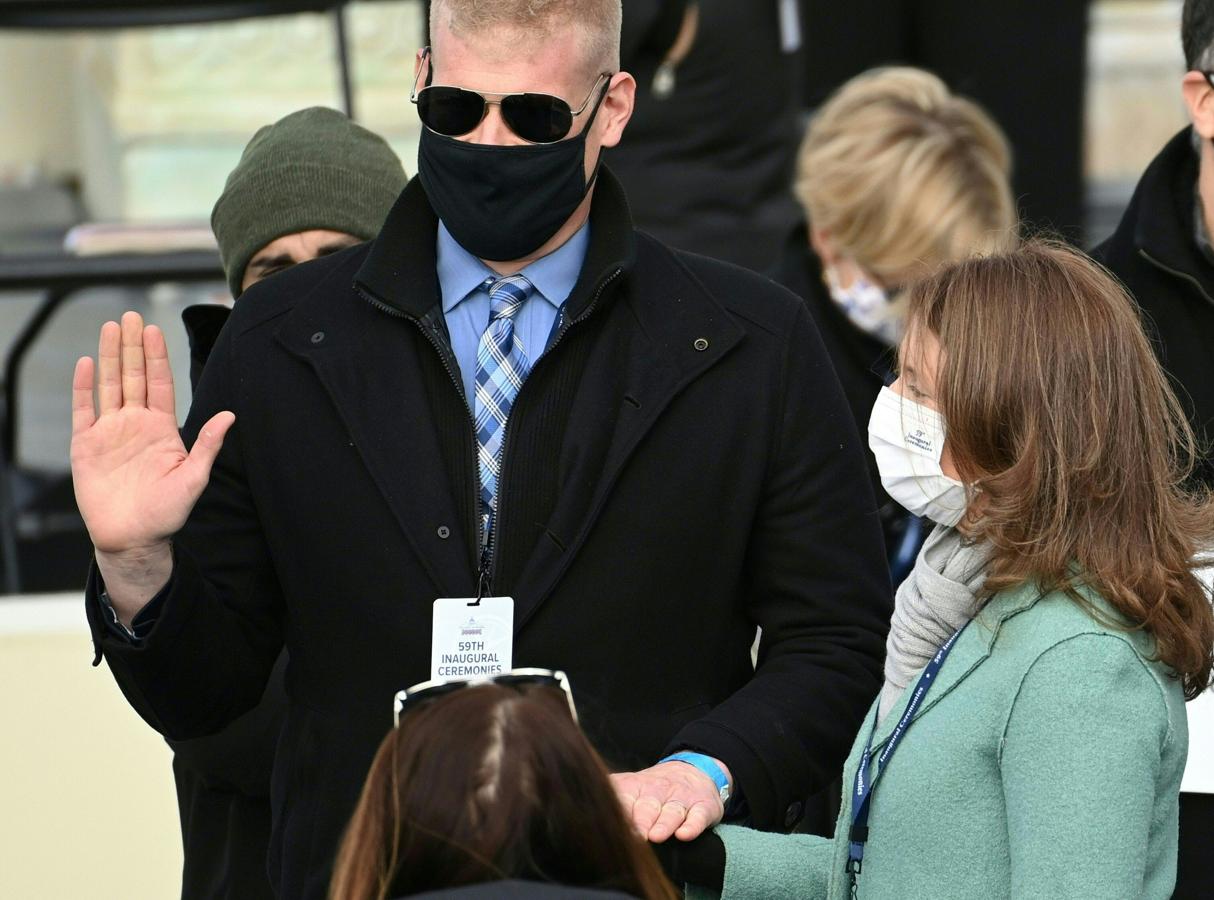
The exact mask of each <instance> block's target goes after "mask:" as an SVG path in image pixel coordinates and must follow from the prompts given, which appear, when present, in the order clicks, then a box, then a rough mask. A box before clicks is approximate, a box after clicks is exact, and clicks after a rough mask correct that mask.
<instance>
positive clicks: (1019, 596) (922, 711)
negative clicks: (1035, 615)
mask: <svg viewBox="0 0 1214 900" xmlns="http://www.w3.org/2000/svg"><path fill="white" fill-rule="evenodd" d="M1041 596H1042V594H1041V591H1040V590H1038V589H1037V588H1036V586H1033V585H1025V586H1023V587H1021V588H1019V589H1017V590H1015V591H1012V592H1011V593H1009V594H1007V595H1004V596H997V597H995V598H993V599H991V601H990V602H988V603H987V605H986V606H985V607H983V608H982V610H981V611H980V612H979V613H978V615H976V616H975V617H974V619H973V621H971V622H970V623H969V625H967V626H966V628H965V631H964V632H962V634H961V637H959V638H957V643H956V644H954V645H953V649H952V651H951V652H950V653H949V655H948V659H947V660H945V663H944V666H943V667H942V668H941V669H940V674H939V675H938V676H937V677H936V683H935V684H933V685H932V688H931V691H929V692H928V695H927V698H926V699H925V700H924V701H923V704H922V706H920V707H919V710H918V712H916V713H915V717H914V719H912V720H911V721H912V722H914V721H917V720H918V719H919V718H921V717H922V716H925V715H927V713H928V711H929V710H931V708H932V707H933V706H935V705H936V704H937V703H939V702H940V701H941V700H943V699H944V698H945V697H947V696H948V695H949V694H950V693H951V692H952V691H953V690H954V689H955V688H956V687H957V685H959V684H961V682H963V681H965V679H967V678H968V677H969V676H970V675H972V674H973V673H974V672H975V671H977V669H978V667H979V666H981V665H982V664H983V663H984V662H985V661H986V660H987V659H988V658H989V657H990V655H991V648H992V647H994V645H995V638H996V637H998V635H999V629H1000V628H1001V627H1002V626H1003V623H1004V622H1006V621H1007V620H1008V619H1010V618H1011V617H1012V616H1014V615H1016V614H1017V613H1019V612H1023V611H1024V610H1026V609H1028V608H1029V607H1030V606H1032V605H1033V604H1034V603H1036V602H1037V601H1038V600H1039V599H1040V598H1041ZM917 680H918V675H916V676H915V678H913V679H912V680H911V683H910V685H909V686H908V687H907V689H906V690H905V691H903V692H902V696H901V697H899V698H898V702H897V703H896V704H895V705H894V707H893V709H891V710H890V712H889V714H888V715H887V716H886V717H885V718H884V719H882V720H881V724H880V725H878V726H877V730H876V731H875V732H874V733H873V751H874V752H876V751H877V750H879V749H880V748H881V747H884V746H885V743H886V742H887V741H888V740H889V737H890V735H891V734H892V733H893V730H894V728H896V727H897V725H898V721H899V720H900V719H901V718H902V715H903V713H904V712H905V711H906V705H907V703H908V702H909V701H910V696H911V694H912V693H913V691H914V686H915V683H916V682H917Z"/></svg>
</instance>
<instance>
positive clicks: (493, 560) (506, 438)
mask: <svg viewBox="0 0 1214 900" xmlns="http://www.w3.org/2000/svg"><path fill="white" fill-rule="evenodd" d="M623 272H624V270H623V269H621V268H615V269H613V270H612V271H611V274H610V275H608V276H607V277H606V278H604V279H603V280H602V281H600V282H599V286H598V287H597V288H595V291H594V295H593V296H592V297H591V298H590V303H588V304H587V305H586V308H585V309H584V310H583V311H582V314H581V315H580V316H578V317H577V318H576V319H570V320H569V321H568V322H566V323H565V324H564V326H562V327H561V330H560V331H558V332H557V334H556V339H555V340H554V341H553V342H552V346H551V347H548V348H546V349H545V350H544V353H543V355H542V356H540V358H539V359H538V360H536V362H535V366H532V368H531V372H529V373H527V379H526V381H524V382H523V384H522V386H521V387H520V388H519V392H518V395H517V396H516V397H515V398H514V402H515V403H518V398H519V397H521V396H522V394H523V390H524V389H525V388H526V387H527V382H528V381H530V380H531V376H532V374H534V372H535V368H536V366H538V365H540V363H541V362H543V361H544V360H545V359H548V357H550V356H551V355H552V353H553V352H554V351H555V350H556V348H557V347H559V346H560V344H561V341H563V340H564V339H565V335H566V334H568V333H569V329H571V328H572V327H573V326H574V325H579V324H581V323H582V322H585V321H586V319H588V318H589V317H590V316H591V314H592V313H593V312H594V309H595V307H596V306H598V303H599V298H600V297H602V296H603V291H605V290H607V287H608V285H610V284H611V283H612V282H613V281H615V280H616V279H617V278H619V277H620V275H622V274H623ZM560 315H564V307H562V310H561V313H560ZM513 418H514V417H513V416H508V417H507V418H506V430H505V433H504V434H503V435H502V446H501V450H500V451H499V453H498V465H497V511H496V513H495V514H494V516H493V530H492V532H491V533H490V534H489V539H488V541H487V542H486V545H485V547H486V551H487V554H488V560H487V561H488V565H489V576H488V580H487V582H486V584H485V589H486V590H488V588H489V587H490V586H491V585H492V584H493V576H494V575H495V574H496V573H497V557H496V556H495V555H494V553H493V547H494V543H493V540H494V538H495V537H496V536H497V532H498V531H499V530H500V528H501V522H502V507H503V506H504V505H505V499H506V495H505V492H504V491H503V490H502V484H503V481H504V479H503V476H504V475H505V474H506V469H505V462H506V450H507V448H508V447H509V442H510V435H511V434H513V432H512V431H511V430H510V422H511V420H512V419H513Z"/></svg>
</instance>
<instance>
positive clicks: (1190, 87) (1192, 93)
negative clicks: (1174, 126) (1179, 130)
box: [1180, 72, 1214, 139]
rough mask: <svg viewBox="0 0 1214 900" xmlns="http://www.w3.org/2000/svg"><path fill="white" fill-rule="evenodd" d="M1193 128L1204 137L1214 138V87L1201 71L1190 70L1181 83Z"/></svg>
mask: <svg viewBox="0 0 1214 900" xmlns="http://www.w3.org/2000/svg"><path fill="white" fill-rule="evenodd" d="M1180 91H1181V94H1182V95H1183V96H1184V103H1185V106H1186V107H1188V110H1189V119H1190V120H1191V121H1192V122H1193V130H1194V131H1196V132H1197V133H1198V134H1200V135H1201V136H1202V137H1203V138H1206V139H1210V138H1214V87H1211V86H1210V82H1209V80H1208V79H1207V78H1206V76H1205V75H1203V74H1202V73H1201V72H1189V73H1187V74H1186V75H1185V77H1184V80H1183V81H1181V83H1180Z"/></svg>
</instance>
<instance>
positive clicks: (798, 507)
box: [671, 303, 892, 829]
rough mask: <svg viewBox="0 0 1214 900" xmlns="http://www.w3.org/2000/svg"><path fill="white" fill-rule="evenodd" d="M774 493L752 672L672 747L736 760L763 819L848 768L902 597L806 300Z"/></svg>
mask: <svg viewBox="0 0 1214 900" xmlns="http://www.w3.org/2000/svg"><path fill="white" fill-rule="evenodd" d="M789 338H790V339H789V343H788V345H787V350H786V358H785V360H784V366H783V379H782V384H781V385H779V387H778V390H779V391H780V393H781V395H782V398H783V399H782V403H781V408H782V410H783V413H782V417H781V419H780V421H779V422H778V423H777V429H778V432H777V435H776V438H775V440H774V442H773V446H774V450H773V454H772V457H771V459H770V462H769V466H768V474H767V479H766V491H765V496H764V499H763V501H762V505H761V508H760V510H759V513H758V515H757V516H756V519H755V522H754V526H753V529H752V532H751V535H752V536H751V543H750V547H749V549H748V569H749V581H750V587H749V592H748V597H747V603H748V605H749V608H750V610H751V614H752V617H753V619H754V621H755V622H756V623H757V624H758V625H759V626H760V627H761V628H762V638H761V641H760V646H759V655H758V665H757V669H756V671H755V674H754V677H753V678H752V679H751V680H750V681H749V682H748V683H747V684H746V685H745V686H744V687H743V688H742V689H741V690H739V691H738V692H737V693H735V694H734V695H733V696H732V697H730V698H729V699H728V700H726V701H725V702H724V703H722V704H720V705H719V706H717V707H716V708H715V709H714V710H713V711H712V712H711V713H709V714H708V715H707V716H706V717H704V718H702V719H699V720H697V721H696V722H693V723H691V724H689V725H688V726H687V727H685V728H684V729H683V730H682V731H681V732H680V733H679V734H678V735H676V737H675V739H674V741H673V742H672V744H671V748H674V747H680V746H685V747H693V748H696V749H698V750H702V751H703V752H707V753H710V754H712V755H713V756H716V757H717V758H719V759H721V760H722V761H724V762H725V763H726V764H727V765H728V766H729V767H730V769H731V770H732V772H733V775H734V779H735V781H736V783H737V785H738V786H739V788H740V789H741V791H742V792H743V793H744V795H745V798H746V801H747V804H748V805H749V809H750V813H751V817H752V823H753V824H754V825H755V826H756V827H758V828H763V829H787V828H791V827H792V826H793V825H795V824H796V822H797V820H798V819H800V817H801V814H802V812H803V809H804V802H805V800H806V798H807V797H808V796H809V795H810V794H811V793H813V792H815V791H817V790H819V789H821V788H823V787H825V785H826V784H827V783H828V782H829V781H831V780H832V779H833V778H834V777H835V776H836V775H837V774H838V772H839V770H840V768H841V766H842V763H843V760H844V759H845V757H846V755H847V751H848V749H849V748H850V746H851V743H852V740H853V739H854V737H855V735H856V732H857V730H858V728H859V726H860V724H861V720H862V718H863V716H864V713H865V711H866V710H867V708H868V707H869V705H870V704H871V702H872V700H873V698H874V697H875V696H876V694H877V691H878V690H879V688H880V686H881V666H882V661H883V659H884V655H885V636H886V633H887V632H888V630H889V619H890V614H891V610H892V597H891V593H892V592H891V589H890V583H889V574H888V569H887V567H886V562H885V554H884V550H883V546H882V539H881V532H880V526H879V522H878V518H877V511H876V504H875V502H874V500H873V494H872V488H871V486H870V484H869V479H868V473H867V471H866V468H865V462H864V456H863V453H864V451H863V449H862V448H861V444H860V438H859V435H858V433H857V431H856V427H855V423H854V422H853V421H852V417H851V413H850V412H849V410H848V407H847V404H846V401H845V400H844V398H843V393H842V390H841V388H840V387H839V384H838V380H837V379H836V378H835V374H834V370H833V369H832V368H831V366H830V362H829V361H828V357H827V356H826V351H825V349H824V348H823V346H822V342H821V339H820V338H819V337H818V334H817V331H816V329H815V328H814V327H813V323H812V321H811V320H810V318H809V314H808V313H807V312H806V310H805V308H804V305H803V304H801V303H797V304H796V312H795V320H794V322H793V323H792V327H791V328H790V335H789Z"/></svg>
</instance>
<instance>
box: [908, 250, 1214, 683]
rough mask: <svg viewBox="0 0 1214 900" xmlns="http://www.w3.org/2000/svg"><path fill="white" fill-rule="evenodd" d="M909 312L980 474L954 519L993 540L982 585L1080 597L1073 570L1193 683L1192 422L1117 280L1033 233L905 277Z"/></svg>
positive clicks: (961, 453) (1211, 628)
mask: <svg viewBox="0 0 1214 900" xmlns="http://www.w3.org/2000/svg"><path fill="white" fill-rule="evenodd" d="M908 322H909V328H910V331H911V333H912V334H913V332H914V330H915V329H917V328H920V327H924V326H926V328H927V329H928V330H929V331H930V332H931V333H932V334H933V335H934V336H935V337H936V338H937V339H938V341H939V343H940V361H939V364H938V369H937V372H936V379H935V381H936V386H935V391H936V401H937V404H938V406H939V408H940V412H941V413H942V415H943V416H944V421H945V424H946V428H947V435H948V447H949V450H950V451H951V453H952V454H953V461H954V464H955V465H956V467H957V470H958V473H959V474H960V475H961V480H962V481H964V482H966V483H967V484H969V485H972V486H974V487H975V488H976V489H977V492H976V493H975V494H974V497H975V501H974V502H973V503H972V504H971V506H970V510H969V512H968V513H967V516H966V518H965V519H964V520H963V523H962V527H964V528H965V529H966V530H968V531H969V532H970V533H971V534H973V535H974V536H975V537H977V538H979V539H982V540H985V541H986V542H988V543H989V545H990V546H991V549H992V553H993V557H992V560H991V565H990V569H989V570H988V571H989V574H988V577H987V580H986V586H985V591H986V593H988V594H991V593H994V592H997V591H999V590H1003V589H1006V588H1010V587H1014V586H1018V585H1021V584H1024V583H1026V582H1036V583H1038V584H1039V585H1040V586H1041V587H1042V588H1043V589H1047V590H1049V589H1061V590H1064V591H1067V592H1068V593H1069V594H1071V596H1072V597H1073V598H1075V599H1076V600H1077V601H1079V602H1083V601H1082V600H1081V598H1080V596H1079V594H1078V593H1077V592H1076V590H1075V589H1076V587H1077V586H1078V584H1079V583H1081V582H1082V583H1086V584H1088V585H1090V586H1091V587H1092V588H1094V589H1095V590H1096V591H1098V592H1099V593H1100V594H1101V595H1102V596H1103V597H1104V598H1105V599H1106V600H1107V601H1108V602H1109V603H1110V604H1111V605H1112V606H1113V607H1114V608H1115V609H1116V610H1117V612H1118V613H1119V614H1120V615H1121V616H1122V617H1124V619H1125V620H1126V622H1125V623H1124V624H1126V625H1128V627H1130V628H1141V629H1144V630H1145V631H1147V632H1149V633H1150V634H1151V635H1152V636H1153V638H1154V641H1155V646H1156V653H1157V655H1158V658H1159V659H1160V660H1162V661H1163V662H1164V663H1166V664H1167V665H1168V666H1170V667H1171V668H1172V669H1173V670H1174V671H1175V672H1176V673H1177V675H1178V676H1179V677H1180V678H1181V679H1182V682H1183V685H1184V692H1185V696H1186V697H1187V698H1189V699H1192V698H1193V697H1195V696H1196V695H1197V694H1199V693H1200V692H1201V691H1202V690H1204V689H1205V688H1206V686H1207V685H1208V683H1209V680H1210V667H1211V647H1212V645H1214V613H1212V611H1211V606H1210V600H1209V597H1208V596H1207V594H1206V591H1205V589H1204V588H1203V586H1202V585H1201V584H1200V582H1199V581H1198V579H1197V578H1196V577H1195V576H1194V574H1193V569H1194V567H1195V566H1196V565H1197V564H1198V554H1199V553H1200V552H1202V551H1206V550H1208V549H1210V547H1211V541H1212V538H1214V505H1212V503H1211V500H1210V498H1209V495H1208V494H1206V493H1205V492H1203V491H1199V490H1198V489H1196V488H1195V487H1193V486H1191V485H1190V483H1189V480H1190V479H1189V476H1190V475H1191V473H1192V466H1193V462H1194V460H1195V458H1196V454H1197V452H1198V449H1197V447H1196V442H1195V440H1194V437H1193V432H1192V430H1191V428H1190V427H1189V425H1188V422H1187V421H1186V419H1185V416H1184V413H1183V410H1182V407H1181V405H1180V403H1179V401H1178V400H1177V399H1176V396H1175V394H1174V393H1173V392H1172V389H1171V387H1170V386H1169V384H1168V380H1167V376H1166V375H1165V374H1164V372H1163V370H1162V369H1161V367H1160V365H1159V363H1158V361H1157V360H1156V358H1155V354H1154V353H1153V352H1152V350H1151V346H1150V344H1149V342H1148V340H1147V337H1146V335H1145V333H1144V332H1143V329H1142V325H1141V322H1140V321H1139V317H1138V312H1137V308H1136V307H1135V305H1134V303H1133V301H1132V300H1131V299H1130V298H1129V296H1128V295H1127V294H1126V292H1125V291H1124V290H1123V289H1122V288H1121V287H1120V285H1118V284H1117V282H1115V281H1114V280H1113V279H1112V278H1111V277H1110V276H1109V275H1108V273H1106V272H1105V271H1104V270H1102V269H1101V268H1100V267H1098V266H1097V265H1096V264H1095V263H1094V262H1092V261H1091V260H1090V259H1088V258H1087V257H1086V256H1084V255H1083V254H1081V253H1079V252H1078V251H1076V250H1073V249H1071V248H1068V247H1066V246H1063V245H1060V244H1053V243H1049V242H1042V241H1034V242H1030V243H1026V244H1025V245H1024V246H1023V247H1022V248H1021V249H1019V250H1017V251H1015V252H1011V253H1006V254H1002V255H996V256H989V257H985V258H975V259H972V260H968V261H966V262H962V263H959V264H957V265H955V266H951V267H949V268H947V269H943V270H941V271H939V272H938V273H936V274H935V275H934V276H933V277H931V278H929V279H927V280H924V281H922V282H920V283H918V284H916V285H915V286H914V287H913V288H912V291H911V296H910V309H909V318H908ZM1089 611H1090V612H1092V613H1093V614H1096V610H1094V609H1090V608H1089Z"/></svg>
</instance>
